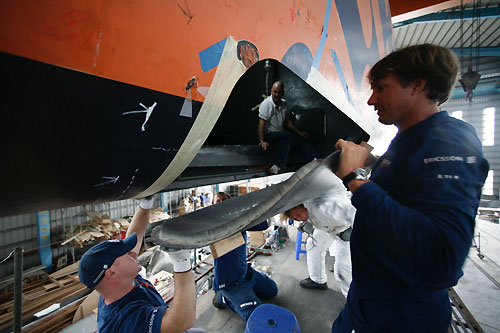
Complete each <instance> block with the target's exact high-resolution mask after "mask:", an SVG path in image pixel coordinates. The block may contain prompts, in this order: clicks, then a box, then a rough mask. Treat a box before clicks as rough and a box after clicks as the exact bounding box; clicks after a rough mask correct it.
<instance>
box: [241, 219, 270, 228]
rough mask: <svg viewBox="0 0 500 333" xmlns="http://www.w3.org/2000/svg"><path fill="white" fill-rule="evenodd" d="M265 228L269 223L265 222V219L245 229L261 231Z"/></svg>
mask: <svg viewBox="0 0 500 333" xmlns="http://www.w3.org/2000/svg"><path fill="white" fill-rule="evenodd" d="M267 228H269V223H267V220H265V221H263V222H260V223H259V224H257V225H254V226H253V227H251V228H248V229H247V230H246V231H262V230H266V229H267Z"/></svg>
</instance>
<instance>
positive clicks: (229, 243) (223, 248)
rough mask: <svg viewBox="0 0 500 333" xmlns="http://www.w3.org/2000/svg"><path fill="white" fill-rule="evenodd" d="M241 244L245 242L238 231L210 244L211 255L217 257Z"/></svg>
mask: <svg viewBox="0 0 500 333" xmlns="http://www.w3.org/2000/svg"><path fill="white" fill-rule="evenodd" d="M243 244H245V239H243V235H241V232H238V233H236V234H234V235H232V236H230V237H228V238H225V239H223V240H221V241H218V242H216V243H213V244H210V251H211V252H212V257H213V258H214V259H217V258H219V257H222V256H223V255H225V254H226V253H228V252H230V251H232V250H234V249H235V248H237V247H238V246H241V245H243Z"/></svg>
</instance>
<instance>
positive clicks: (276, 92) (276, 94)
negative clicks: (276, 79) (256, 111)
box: [271, 84, 284, 106]
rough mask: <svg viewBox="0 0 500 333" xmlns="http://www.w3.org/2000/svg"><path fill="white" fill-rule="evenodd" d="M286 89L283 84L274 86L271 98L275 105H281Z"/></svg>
mask: <svg viewBox="0 0 500 333" xmlns="http://www.w3.org/2000/svg"><path fill="white" fill-rule="evenodd" d="M283 94H284V89H283V86H282V85H281V84H274V85H273V87H272V88H271V96H272V98H273V102H274V104H275V105H278V106H279V105H281V98H283Z"/></svg>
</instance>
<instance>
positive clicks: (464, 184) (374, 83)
mask: <svg viewBox="0 0 500 333" xmlns="http://www.w3.org/2000/svg"><path fill="white" fill-rule="evenodd" d="M458 68H459V63H458V59H457V58H456V56H455V55H454V54H453V53H452V52H451V51H450V50H448V49H446V48H443V47H439V46H434V45H429V44H424V45H417V46H411V47H407V48H404V49H401V50H398V51H396V52H393V53H391V54H390V55H388V56H387V57H385V58H383V59H382V60H380V61H379V62H378V63H377V64H375V65H374V66H373V67H372V68H371V70H370V72H369V73H368V79H369V81H370V84H371V87H372V90H373V93H372V95H371V97H370V99H369V100H368V104H369V105H373V106H374V107H375V110H376V112H377V114H378V116H379V121H380V122H381V123H383V124H394V125H395V126H396V127H397V128H398V133H397V135H396V137H395V138H394V139H393V140H392V142H391V144H390V146H389V148H388V150H387V152H386V153H385V154H384V155H383V156H381V157H380V158H379V159H378V161H377V162H376V163H375V165H374V167H373V169H372V173H371V177H370V179H369V180H368V179H367V178H366V175H365V173H364V172H363V169H362V167H363V165H364V161H365V159H366V157H367V155H368V151H367V150H366V149H365V148H364V147H362V146H360V145H356V144H354V143H352V142H347V141H344V140H339V141H338V142H337V143H336V148H337V149H340V150H341V154H340V162H339V166H338V169H337V171H336V174H337V176H338V177H339V178H340V179H342V180H343V182H344V185H346V187H348V189H349V190H350V191H351V192H352V193H353V196H352V203H353V205H354V207H355V208H356V209H357V212H356V217H355V220H354V227H353V231H352V234H351V257H352V283H351V287H350V289H349V293H348V296H347V303H346V305H345V307H344V309H343V310H342V312H341V313H340V314H339V317H338V318H337V319H336V321H335V322H334V324H333V327H332V332H351V331H352V330H353V329H354V330H355V331H356V332H357V333H358V332H443V333H444V332H447V331H448V327H449V325H450V321H451V306H450V302H449V296H448V288H450V287H452V286H454V285H456V283H457V281H458V279H459V278H460V277H461V276H462V275H463V271H462V265H463V263H464V261H465V258H466V257H467V254H468V251H469V248H470V246H471V243H472V238H473V232H474V226H475V216H476V213H477V207H478V205H479V200H480V196H481V190H482V186H483V184H484V181H485V179H486V176H487V173H488V162H487V161H486V160H485V159H484V157H483V153H482V147H481V142H480V141H479V139H478V138H477V135H476V133H475V130H474V128H473V127H472V126H471V125H469V124H467V123H465V122H463V121H461V120H458V119H455V118H452V117H450V116H449V115H448V114H447V113H446V112H440V111H439V109H438V105H440V104H441V103H443V102H445V101H446V100H447V99H448V96H449V94H450V91H451V89H453V87H454V85H455V82H456V79H457V73H458Z"/></svg>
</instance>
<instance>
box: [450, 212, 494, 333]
mask: <svg viewBox="0 0 500 333" xmlns="http://www.w3.org/2000/svg"><path fill="white" fill-rule="evenodd" d="M474 234H475V235H476V238H475V240H476V244H478V245H479V239H480V250H481V254H483V255H484V258H483V259H480V258H479V257H478V255H477V253H478V251H477V249H476V248H474V247H473V248H471V250H470V252H469V257H468V258H467V260H466V262H465V265H464V268H463V270H464V276H462V278H461V279H460V280H459V281H458V285H457V286H455V288H454V289H455V291H456V292H457V294H458V295H459V296H460V298H461V299H462V301H463V302H464V303H465V305H466V306H467V308H468V309H469V311H470V312H471V313H472V315H473V316H474V318H475V319H476V321H477V322H478V323H479V325H481V328H482V329H483V330H484V331H485V332H487V333H499V332H500V224H495V223H492V222H489V221H485V220H481V219H477V220H476V230H475V232H474ZM478 234H479V235H480V237H478V236H477V235H478Z"/></svg>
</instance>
